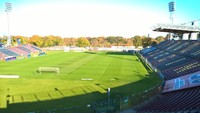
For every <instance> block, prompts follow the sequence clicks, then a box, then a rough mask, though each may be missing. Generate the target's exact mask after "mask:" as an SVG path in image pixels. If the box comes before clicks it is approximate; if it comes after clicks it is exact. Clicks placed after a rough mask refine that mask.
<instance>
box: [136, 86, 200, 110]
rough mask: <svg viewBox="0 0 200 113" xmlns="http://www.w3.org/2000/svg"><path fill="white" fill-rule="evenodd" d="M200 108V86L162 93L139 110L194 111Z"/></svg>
mask: <svg viewBox="0 0 200 113" xmlns="http://www.w3.org/2000/svg"><path fill="white" fill-rule="evenodd" d="M193 110H197V112H198V110H200V87H193V88H189V89H184V90H178V91H174V92H168V93H164V94H160V96H159V97H157V99H155V100H154V101H152V102H150V103H148V104H147V105H146V106H144V107H142V108H140V109H139V110H138V112H140V113H143V112H144V113H146V112H152V113H155V112H181V111H182V112H183V111H188V112H192V111H193Z"/></svg>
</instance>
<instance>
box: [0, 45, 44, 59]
mask: <svg viewBox="0 0 200 113" xmlns="http://www.w3.org/2000/svg"><path fill="white" fill-rule="evenodd" d="M31 54H34V55H36V56H42V55H46V53H45V52H42V50H41V49H40V48H38V47H36V46H32V45H20V46H15V47H8V48H4V47H3V48H0V59H1V60H6V61H10V60H16V59H17V58H18V59H20V58H21V56H23V57H28V58H29V57H31Z"/></svg>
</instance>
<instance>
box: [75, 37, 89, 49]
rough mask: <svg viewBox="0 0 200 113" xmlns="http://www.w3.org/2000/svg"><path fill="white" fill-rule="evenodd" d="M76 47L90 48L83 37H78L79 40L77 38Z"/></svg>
mask: <svg viewBox="0 0 200 113" xmlns="http://www.w3.org/2000/svg"><path fill="white" fill-rule="evenodd" d="M77 46H78V47H87V46H90V42H89V41H88V39H87V38H85V37H80V38H78V40H77Z"/></svg>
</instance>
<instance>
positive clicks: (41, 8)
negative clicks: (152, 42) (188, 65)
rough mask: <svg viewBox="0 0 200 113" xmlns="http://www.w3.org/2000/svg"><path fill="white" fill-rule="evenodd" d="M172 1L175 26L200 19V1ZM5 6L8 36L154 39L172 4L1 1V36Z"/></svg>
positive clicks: (155, 0)
mask: <svg viewBox="0 0 200 113" xmlns="http://www.w3.org/2000/svg"><path fill="white" fill-rule="evenodd" d="M174 1H175V2H176V11H175V16H174V24H180V23H184V22H188V21H192V20H195V19H200V15H199V14H198V13H199V11H200V7H199V6H198V5H199V4H200V0H174ZM5 2H11V3H12V12H11V13H9V20H10V34H11V35H24V36H32V35H34V34H38V35H42V36H45V35H59V36H62V37H80V36H90V37H93V36H111V35H112V36H123V37H127V38H128V37H132V36H135V35H148V34H150V36H152V37H155V36H158V35H165V34H162V33H157V32H152V30H151V27H152V26H153V25H155V24H156V23H170V20H169V15H170V14H169V12H168V3H169V2H171V0H1V1H0V26H1V28H0V35H7V34H8V32H7V15H6V13H5V11H4V10H5ZM198 25H199V24H198Z"/></svg>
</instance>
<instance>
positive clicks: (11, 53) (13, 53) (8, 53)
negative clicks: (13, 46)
mask: <svg viewBox="0 0 200 113" xmlns="http://www.w3.org/2000/svg"><path fill="white" fill-rule="evenodd" d="M0 53H3V54H6V55H8V56H19V54H17V53H15V52H13V51H10V50H9V49H6V48H2V49H0Z"/></svg>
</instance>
